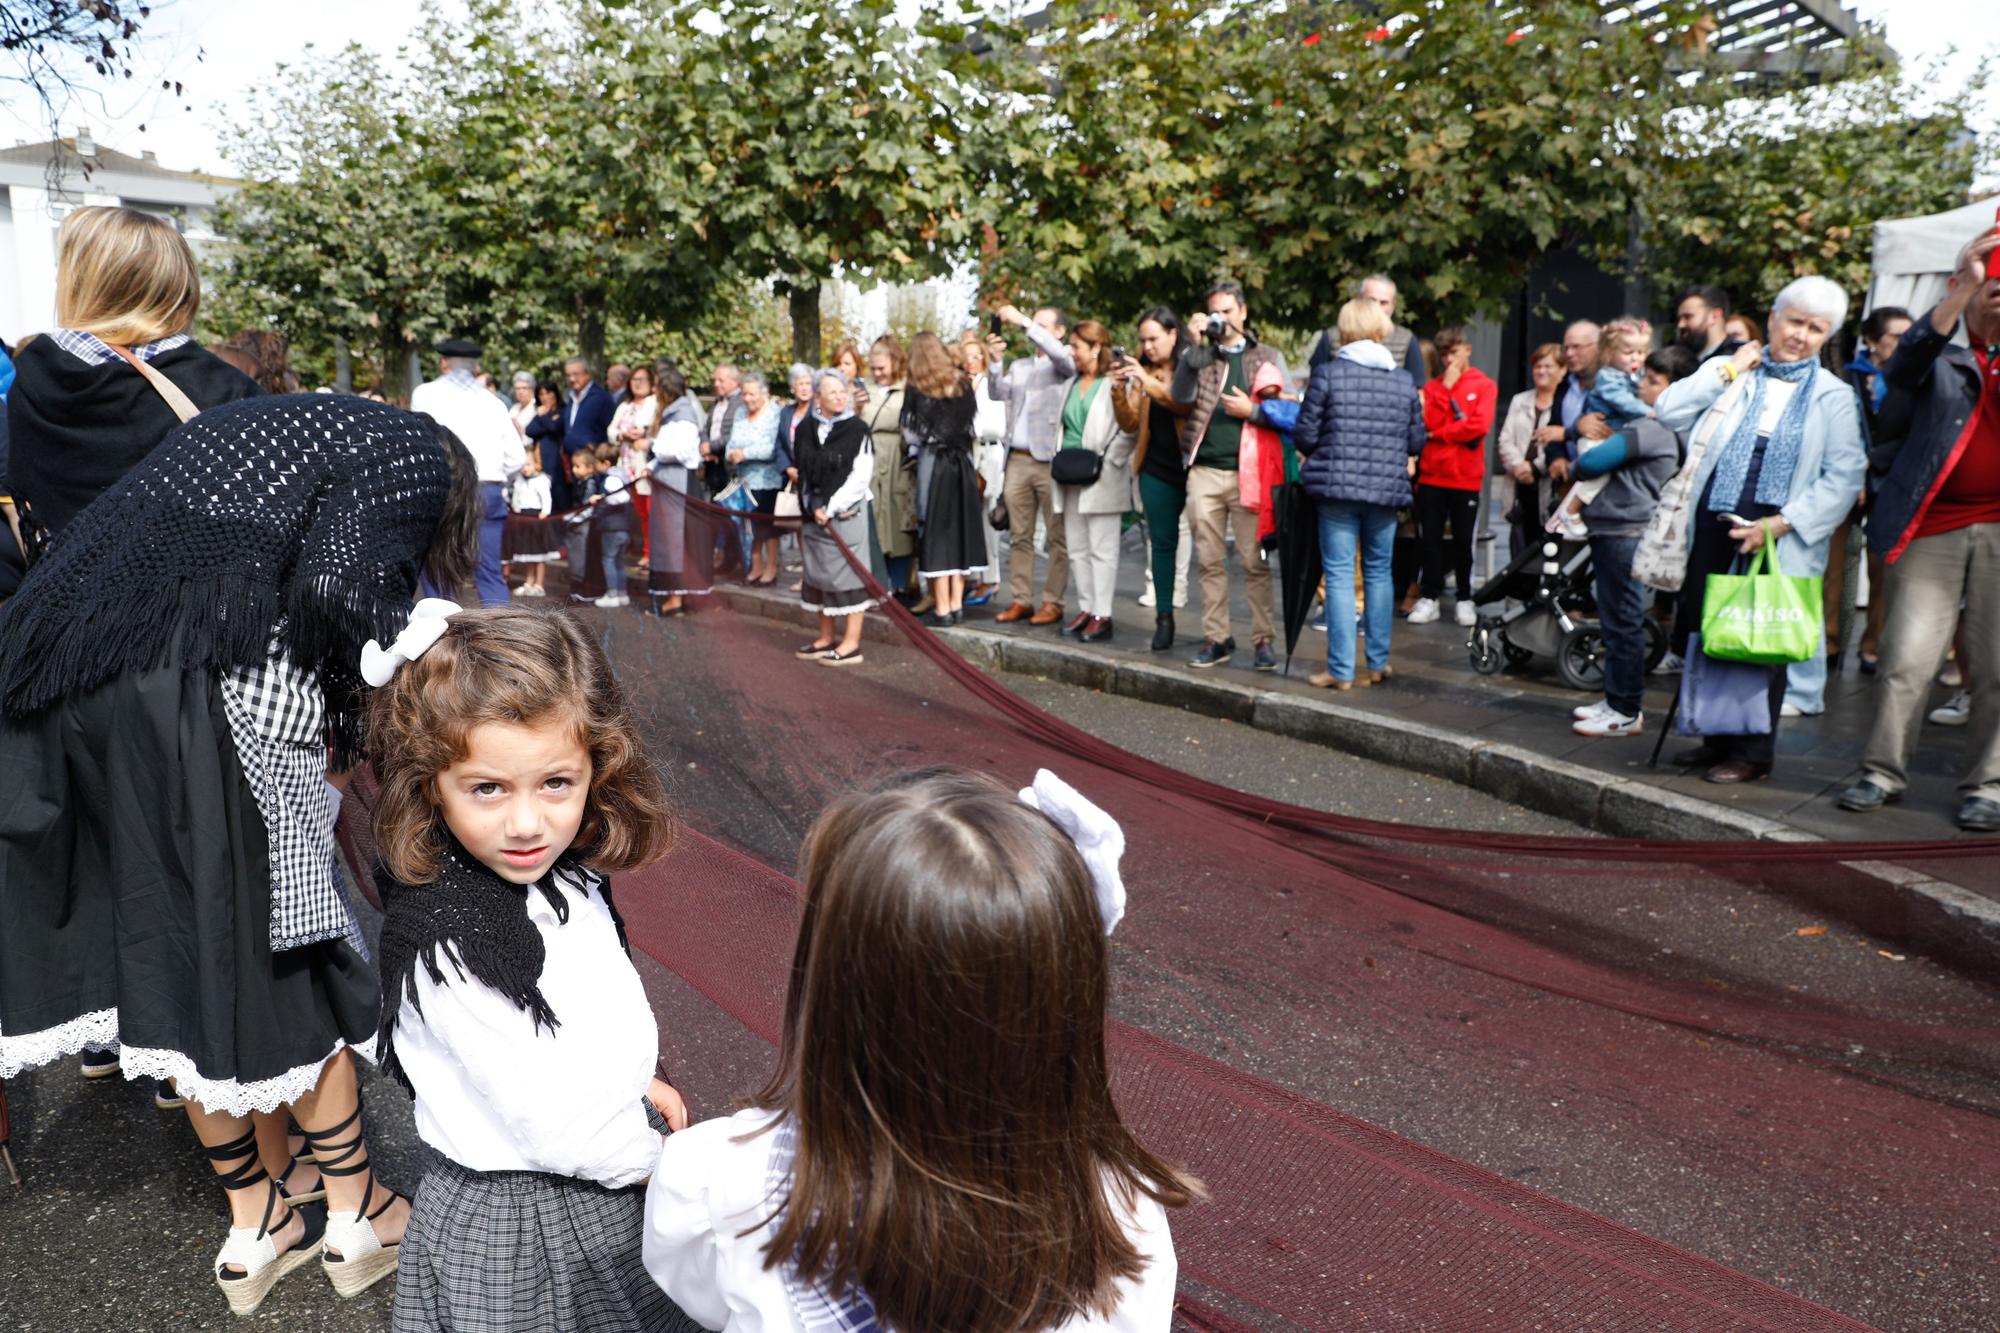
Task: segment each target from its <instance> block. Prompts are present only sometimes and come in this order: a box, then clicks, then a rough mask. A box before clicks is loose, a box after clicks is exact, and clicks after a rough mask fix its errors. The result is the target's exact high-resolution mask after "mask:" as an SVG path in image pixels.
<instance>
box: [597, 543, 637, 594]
mask: <svg viewBox="0 0 2000 1333" xmlns="http://www.w3.org/2000/svg"><path fill="white" fill-rule="evenodd" d="M631 540H632V534H631V533H629V532H606V533H603V534H601V535H600V536H599V537H598V539H597V545H598V551H599V554H600V555H601V556H602V558H603V560H604V591H605V592H607V593H609V594H610V595H611V596H613V597H623V596H624V595H625V547H626V546H627V545H628V544H629V543H630V542H631Z"/></svg>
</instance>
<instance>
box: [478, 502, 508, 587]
mask: <svg viewBox="0 0 2000 1333" xmlns="http://www.w3.org/2000/svg"><path fill="white" fill-rule="evenodd" d="M504 490H505V488H504V487H502V486H501V485H500V483H499V482H497V481H482V482H480V483H479V503H480V507H481V512H480V518H479V565H478V567H477V568H476V569H474V570H473V572H472V583H473V586H474V587H476V588H477V589H479V604H480V605H481V606H501V605H504V604H505V603H506V601H507V579H506V576H505V575H503V574H502V573H501V572H500V530H501V529H502V528H505V527H506V526H507V497H506V496H505V495H504V494H503V493H502V492H503V491H504Z"/></svg>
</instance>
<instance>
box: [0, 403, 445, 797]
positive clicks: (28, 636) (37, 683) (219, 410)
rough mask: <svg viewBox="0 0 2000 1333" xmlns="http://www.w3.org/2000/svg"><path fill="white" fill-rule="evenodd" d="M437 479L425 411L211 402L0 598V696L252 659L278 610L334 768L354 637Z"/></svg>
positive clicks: (439, 492) (370, 621) (343, 728)
mask: <svg viewBox="0 0 2000 1333" xmlns="http://www.w3.org/2000/svg"><path fill="white" fill-rule="evenodd" d="M450 486H451V464H450V460H449V459H448V457H447V456H446V453H445V451H444V449H443V448H442V447H441V446H440V445H439V443H438V438H437V427H436V425H435V424H434V423H433V422H432V421H431V420H430V418H428V417H422V416H418V415H415V414H414V413H410V412H405V411H402V410H401V409H399V408H394V407H390V406H388V405H386V404H382V403H372V402H369V401H367V400H366V399H362V398H353V397H348V396H345V395H333V394H288V395H285V396H282V397H259V398H249V399H245V400H243V401H241V402H235V403H225V404H222V405H221V406H218V407H212V408H210V409H208V410H207V411H205V412H203V413H202V414H201V415H200V416H198V417H196V418H195V419H194V420H192V421H190V422H188V423H187V424H185V425H183V426H181V427H179V428H178V429H176V430H175V431H173V432H172V433H171V434H169V435H168V436H167V437H166V439H164V440H162V441H161V442H160V444H159V447H158V448H156V449H154V450H153V452H152V453H151V454H149V455H147V457H146V459H145V461H144V462H142V463H140V464H139V465H138V466H137V467H135V468H133V469H132V470H131V471H130V472H128V473H126V474H125V476H124V477H123V478H121V479H120V480H119V481H118V482H116V483H114V484H113V485H112V486H111V488H110V489H109V490H106V491H105V492H104V493H103V494H102V495H100V496H98V497H97V499H95V500H93V501H91V502H90V504H89V505H87V506H86V507H85V508H84V510H83V512H82V513H80V514H78V515H77V516H76V518H75V519H74V520H73V521H71V522H70V523H69V525H68V526H66V527H65V528H64V529H63V530H62V531H61V532H59V533H57V534H56V536H55V539H54V540H53V541H52V542H50V544H49V547H48V550H47V551H46V552H45V553H44V554H43V556H42V557H41V559H39V560H38V561H36V562H35V566H34V568H33V569H31V570H30V571H29V572H28V577H27V578H26V579H25V580H24V581H23V582H22V584H21V590H20V592H18V593H17V594H15V595H14V596H13V597H12V598H10V599H9V600H8V602H7V605H6V607H5V609H4V610H0V709H4V711H5V712H6V714H7V715H8V716H10V717H14V718H24V717H27V716H29V715H31V714H33V713H35V712H38V711H39V710H41V709H43V708H45V707H47V706H48V705H50V704H52V703H54V702H56V701H57V700H59V699H63V698H67V697H69V696H71V695H75V694H81V693H83V692H85V691H87V690H90V689H93V688H95V687H96V686H98V685H101V684H103V683H104V682H106V681H108V680H111V679H112V678H114V677H116V676H118V675H121V674H123V673H125V672H129V671H145V670H153V669H157V668H163V667H180V668H183V669H197V668H203V667H207V668H223V667H243V666H254V665H256V664H258V663H261V662H263V661H265V660H266V658H267V657H268V656H269V652H270V647H271V641H272V636H273V634H274V633H275V632H276V631H277V630H278V627H279V622H280V621H281V620H282V621H283V634H282V637H281V640H280V642H281V643H282V645H283V646H284V648H285V649H286V650H287V651H288V652H289V654H290V656H291V658H292V660H293V661H294V662H295V663H297V664H298V665H299V666H301V667H305V668H309V669H313V670H316V671H318V672H319V676H320V683H321V686H322V688H323V689H324V690H325V692H326V698H327V715H328V719H329V733H330V734H329V740H330V743H331V745H332V748H333V751H334V756H333V758H334V763H335V764H336V765H337V766H344V765H345V764H346V763H347V762H348V761H349V760H350V759H351V758H353V757H354V755H355V754H356V752H357V750H358V744H357V742H358V740H359V725H360V695H361V681H360V655H361V645H362V644H363V643H365V642H366V641H367V640H369V639H370V638H375V639H380V640H381V641H382V642H384V643H386V642H388V641H389V640H390V639H391V638H393V637H394V636H395V635H396V634H397V632H399V631H400V630H401V629H402V627H403V624H404V622H405V621H406V620H407V618H408V616H409V611H410V605H411V595H412V593H413V592H414V590H415V588H416V582H417V570H418V566H419V564H420V562H421V561H422V559H423V557H424V554H425V552H426V550H427V549H428V547H429V545H430V541H431V537H432V534H433V533H434V531H435V529H436V528H437V525H438V521H439V518H440V517H441V516H442V514H443V512H444V507H445V499H446V495H447V493H448V492H449V490H450Z"/></svg>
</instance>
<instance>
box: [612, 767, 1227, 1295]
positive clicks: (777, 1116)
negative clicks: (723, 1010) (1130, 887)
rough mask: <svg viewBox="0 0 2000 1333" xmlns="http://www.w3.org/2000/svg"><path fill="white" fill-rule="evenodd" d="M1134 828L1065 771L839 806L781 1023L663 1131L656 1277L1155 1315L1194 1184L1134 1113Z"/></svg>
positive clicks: (688, 1291) (916, 790)
mask: <svg viewBox="0 0 2000 1333" xmlns="http://www.w3.org/2000/svg"><path fill="white" fill-rule="evenodd" d="M1123 848H1124V838H1123V835H1122V834H1121V833H1119V831H1118V826H1117V825H1116V824H1115V823H1112V822H1111V820H1110V819H1109V818H1108V817H1107V816H1105V815H1104V814H1103V812H1101V811H1099V810H1097V809H1096V808H1095V807H1094V806H1092V805H1090V803H1089V802H1087V801H1085V800H1084V799H1083V798H1082V797H1080V796H1078V795H1077V794H1076V793H1075V792H1074V791H1072V790H1070V789H1069V788H1068V787H1066V786H1065V785H1063V784H1062V783H1061V782H1060V781H1059V780H1057V779H1056V778H1054V777H1053V776H1051V775H1050V774H1047V773H1043V774H1040V775H1039V776H1038V777H1037V779H1036V783H1035V786H1034V788H1033V789H1032V790H1031V791H1029V792H1023V793H1021V794H1020V795H1019V796H1016V795H1015V794H1014V793H1011V792H1008V791H1005V790H1003V789H1001V788H1000V787H999V786H997V785H996V784H994V783H993V782H992V781H990V780H989V779H987V778H984V777H981V776H978V775H976V774H972V773H965V772H957V771H939V770H933V771H930V772H926V773H918V774H912V775H910V776H908V777H906V778H903V779H900V780H898V781H897V782H895V783H893V784H892V785H891V786H889V787H888V788H886V789H884V790H881V791H877V792H874V793H870V794H866V795H859V796H852V797H848V798H847V799H845V800H842V801H840V802H838V803H836V804H835V805H834V806H833V807H832V808H831V809H829V810H828V811H827V812H826V813H825V814H823V815H822V816H821V817H820V819H819V821H818V823H816V824H815V825H814V827H813V830H812V832H811V833H810V834H809V835H808V837H807V840H806V846H805V851H804V854H803V857H802V862H803V867H804V879H805V882H806V902H805V917H804V920H803V922H802V924H801V925H800V928H799V938H798V944H797V948H796V951H795V953H794V955H793V959H792V975H791V986H790V992H789V994H788V995H787V997H786V1003H785V1031H784V1044H783V1049H782V1052H781V1054H780V1057H779V1065H778V1069H777V1071H776V1073H775V1074H774V1075H773V1076H772V1078H771V1080H770V1082H769V1083H768V1084H767V1085H766V1086H765V1088H764V1089H763V1091H762V1092H761V1093H760V1094H759V1095H758V1096H757V1097H756V1098H755V1101H754V1107H753V1109H751V1110H747V1111H744V1112H741V1113H740V1114H738V1115H734V1116H731V1117H729V1118H727V1119H723V1120H711V1121H708V1122H707V1123H705V1124H700V1125H696V1126H695V1127H694V1128H692V1129H690V1130H688V1131H686V1132H685V1133H680V1134H676V1135H674V1136H673V1137H672V1138H671V1139H669V1140H668V1141H667V1143H666V1145H665V1147H664V1150H663V1151H662V1153H661V1155H660V1163H659V1168H658V1170H656V1171H655V1172H654V1174H653V1180H652V1184H651V1186H650V1187H649V1188H648V1191H647V1199H646V1241H645V1260H646V1268H647V1271H649V1272H650V1273H652V1275H653V1276H654V1278H655V1279H657V1280H658V1281H659V1283H660V1285H661V1286H662V1287H663V1288H664V1289H665V1290H666V1292H667V1294H668V1295H669V1296H671V1297H672V1298H673V1299H674V1300H675V1301H676V1302H677V1303H678V1304H679V1305H680V1306H681V1308H682V1309H684V1310H685V1311H686V1312H687V1313H688V1314H689V1315H690V1316H692V1317H693V1318H694V1319H695V1320H697V1321H698V1322H700V1323H701V1324H703V1325H704V1326H706V1327H708V1328H711V1329H723V1330H731V1331H733V1333H788V1331H789V1333H821V1331H822V1330H824V1331H828V1333H833V1331H839V1333H853V1331H856V1330H872V1329H878V1328H879V1329H885V1330H887V1329H894V1330H911V1333H915V1331H916V1330H935V1329H951V1330H954V1333H1036V1331H1038V1330H1044V1329H1051V1330H1053V1329H1060V1330H1063V1333H1085V1331H1086V1330H1088V1331H1089V1333H1109V1331H1110V1330H1118V1331H1119V1333H1140V1331H1141V1330H1146V1331H1148V1333H1164V1330H1166V1329H1167V1328H1168V1327H1169V1325H1170V1324H1171V1323H1172V1320H1173V1303H1174V1283H1175V1277H1176V1265H1175V1261H1174V1249H1173V1240H1172V1238H1171V1236H1170V1235H1169V1233H1168V1228H1167V1212H1166V1210H1167V1209H1168V1208H1170V1207H1178V1206H1181V1205H1184V1204H1186V1203H1188V1202H1189V1201H1190V1199H1191V1197H1192V1196H1193V1194H1194V1193H1195V1192H1196V1190H1197V1189H1198V1186H1196V1185H1195V1184H1194V1182H1192V1181H1190V1180H1188V1179H1187V1178H1186V1177H1184V1176H1182V1175H1180V1174H1179V1173H1178V1172H1177V1171H1175V1170H1174V1168H1173V1167H1171V1166H1169V1165H1168V1164H1167V1163H1165V1162H1163V1161H1161V1160H1160V1159H1159V1158H1157V1157H1155V1156H1153V1155H1152V1154H1151V1153H1149V1152H1148V1151H1146V1149H1145V1148H1144V1147H1142V1146H1141V1145H1140V1144H1139V1142H1138V1141H1137V1140H1136V1139H1135V1138H1134V1137H1133V1135H1132V1133H1131V1131H1129V1130H1128V1129H1126V1128H1125V1126H1124V1125H1123V1124H1121V1123H1120V1122H1119V1118H1118V1111H1117V1108H1116V1106H1115V1105H1114V1104H1113V1103H1112V1099H1111V1090H1110V1086H1109V1080H1108V1077H1107V1072H1106V1059H1105V1047H1104V1025H1105V1006H1106V1000H1107V997H1108V994H1109V990H1110V972H1109V966H1108V957H1109V948H1108V945H1107V943H1106V940H1105V936H1106V934H1107V933H1108V930H1109V928H1110V926H1111V925H1112V924H1115V922H1116V920H1117V916H1118V914H1119V913H1120V912H1121V911H1122V910H1123V899H1124V891H1123V888H1122V886H1120V885H1119V883H1118V870H1117V866H1118V858H1119V855H1120V854H1121V853H1122V851H1123Z"/></svg>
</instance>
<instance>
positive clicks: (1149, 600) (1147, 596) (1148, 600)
mask: <svg viewBox="0 0 2000 1333" xmlns="http://www.w3.org/2000/svg"><path fill="white" fill-rule="evenodd" d="M1139 605H1141V606H1157V605H1159V600H1158V599H1157V598H1155V597H1154V596H1153V590H1152V589H1151V588H1147V589H1146V591H1144V592H1142V593H1140V594H1139Z"/></svg>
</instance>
